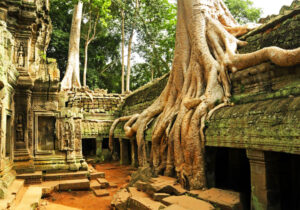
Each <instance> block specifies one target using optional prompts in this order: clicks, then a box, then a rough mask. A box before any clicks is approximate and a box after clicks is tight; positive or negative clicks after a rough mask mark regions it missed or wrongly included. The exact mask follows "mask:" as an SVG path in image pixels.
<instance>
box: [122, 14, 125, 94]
mask: <svg viewBox="0 0 300 210" xmlns="http://www.w3.org/2000/svg"><path fill="white" fill-rule="evenodd" d="M121 16H122V76H121V86H122V87H121V93H122V94H123V93H124V90H125V14H124V9H122V11H121Z"/></svg>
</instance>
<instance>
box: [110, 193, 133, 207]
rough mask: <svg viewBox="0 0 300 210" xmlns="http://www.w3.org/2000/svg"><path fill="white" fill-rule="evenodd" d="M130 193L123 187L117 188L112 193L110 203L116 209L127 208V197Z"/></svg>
mask: <svg viewBox="0 0 300 210" xmlns="http://www.w3.org/2000/svg"><path fill="white" fill-rule="evenodd" d="M130 196H131V194H130V193H129V192H128V191H127V190H126V189H125V188H124V189H121V190H119V191H118V192H117V193H115V194H114V196H113V198H112V201H111V205H112V207H114V208H116V209H117V210H127V208H128V199H129V197H130Z"/></svg>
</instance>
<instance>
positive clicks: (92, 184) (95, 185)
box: [90, 180, 101, 190]
mask: <svg viewBox="0 0 300 210" xmlns="http://www.w3.org/2000/svg"><path fill="white" fill-rule="evenodd" d="M90 188H91V189H92V190H93V189H101V184H100V183H99V182H98V181H97V180H91V181H90Z"/></svg>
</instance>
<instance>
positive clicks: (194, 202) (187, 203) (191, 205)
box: [162, 195, 215, 210]
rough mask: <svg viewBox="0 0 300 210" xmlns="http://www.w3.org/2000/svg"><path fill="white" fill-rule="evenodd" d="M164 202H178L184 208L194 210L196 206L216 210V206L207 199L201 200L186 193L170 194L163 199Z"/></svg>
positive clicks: (202, 209)
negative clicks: (179, 194)
mask: <svg viewBox="0 0 300 210" xmlns="http://www.w3.org/2000/svg"><path fill="white" fill-rule="evenodd" d="M162 203H163V204H165V205H166V206H170V205H173V204H176V205H178V206H180V207H182V208H185V209H187V210H188V209H190V210H194V209H195V207H197V209H201V210H214V209H215V207H214V206H213V205H211V204H210V203H208V202H206V201H202V200H199V199H197V198H193V197H190V196H186V195H181V196H170V197H167V198H164V199H162Z"/></svg>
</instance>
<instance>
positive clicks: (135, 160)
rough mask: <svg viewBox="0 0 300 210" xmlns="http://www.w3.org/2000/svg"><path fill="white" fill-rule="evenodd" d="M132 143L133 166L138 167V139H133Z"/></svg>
mask: <svg viewBox="0 0 300 210" xmlns="http://www.w3.org/2000/svg"><path fill="white" fill-rule="evenodd" d="M130 145H131V166H132V167H137V154H136V139H131V140H130Z"/></svg>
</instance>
